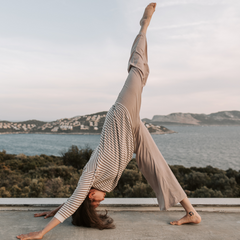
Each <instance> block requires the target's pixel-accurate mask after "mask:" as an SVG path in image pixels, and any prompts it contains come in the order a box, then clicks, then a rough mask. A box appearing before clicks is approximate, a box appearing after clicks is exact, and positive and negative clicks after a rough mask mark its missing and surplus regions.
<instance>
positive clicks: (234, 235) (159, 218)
mask: <svg viewBox="0 0 240 240" xmlns="http://www.w3.org/2000/svg"><path fill="white" fill-rule="evenodd" d="M33 213H34V212H32V211H11V212H9V211H0V239H1V240H11V239H16V238H15V236H16V235H18V234H21V233H27V232H30V231H38V230H40V229H42V228H43V227H44V226H45V225H46V224H47V222H48V221H49V219H44V218H34V217H33ZM109 215H110V216H111V217H112V218H113V219H114V222H115V224H116V229H111V230H97V229H92V228H83V227H75V226H73V225H72V224H71V218H69V219H67V220H66V221H65V222H64V223H62V224H60V225H59V226H57V227H56V228H55V229H53V230H52V231H50V232H49V233H47V234H46V235H45V236H44V239H46V240H77V239H87V240H91V239H92V240H98V239H99V240H100V239H101V240H128V239H136V240H139V239H164V240H168V239H169V240H170V239H171V240H174V239H176V240H188V239H189V240H192V239H194V240H221V239H224V240H228V239H231V240H240V213H219V212H215V213H213V212H202V213H201V216H202V222H201V223H200V224H198V225H182V226H172V225H170V224H169V222H170V221H172V220H175V219H178V218H181V217H182V215H183V212H141V211H137V212H126V211H124V212H122V211H118V212H114V211H110V212H109Z"/></svg>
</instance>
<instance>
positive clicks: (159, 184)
mask: <svg viewBox="0 0 240 240" xmlns="http://www.w3.org/2000/svg"><path fill="white" fill-rule="evenodd" d="M147 61H148V59H147V40H146V35H145V34H143V33H140V34H138V35H137V37H136V39H135V41H134V43H133V46H132V50H131V55H130V59H129V62H128V72H129V74H128V77H127V80H126V81H125V84H124V86H123V88H122V90H121V92H120V94H119V96H118V98H117V100H116V102H115V104H114V105H113V106H112V107H111V109H110V110H109V111H108V114H107V116H106V119H105V123H104V125H103V130H102V133H101V138H100V143H99V145H98V147H97V148H96V149H95V150H94V152H93V153H92V155H91V158H90V160H89V161H88V163H87V164H86V166H85V167H84V169H83V173H82V175H81V177H80V179H79V182H78V185H77V187H76V189H75V191H74V193H73V194H72V196H71V197H70V198H69V199H68V200H67V202H66V203H65V204H64V205H63V206H62V207H61V208H60V210H59V211H58V212H57V213H56V215H55V217H56V218H57V219H58V220H59V221H61V222H63V221H64V220H65V219H67V218H68V217H69V216H71V215H72V214H73V213H74V212H75V211H76V210H77V208H78V207H79V206H80V205H81V203H82V202H83V201H84V199H85V198H86V197H87V195H88V193H89V190H90V189H91V188H92V187H93V188H96V189H98V190H101V191H105V192H110V191H112V190H113V189H114V188H115V187H116V186H117V183H118V180H119V178H120V177H121V175H122V172H123V171H124V169H125V168H126V166H127V164H128V163H129V162H130V161H131V159H132V156H133V153H136V161H137V164H138V166H139V169H140V170H141V172H142V173H143V175H144V177H145V178H146V179H147V181H148V183H149V184H150V185H151V187H152V188H153V190H154V192H155V194H156V197H157V200H158V203H159V207H160V209H161V210H166V209H168V208H169V207H171V206H173V205H175V204H176V203H178V202H180V201H181V200H183V199H184V198H185V197H186V194H185V192H184V191H183V189H182V188H181V186H180V184H179V183H178V181H177V179H176V178H175V176H174V175H173V173H172V171H171V170H170V168H169V166H168V164H167V163H166V161H165V160H164V158H163V156H162V155H161V153H160V151H159V149H158V147H157V146H156V144H155V142H154V140H153V139H152V137H151V135H150V133H149V132H148V130H147V129H146V127H145V126H144V124H143V123H142V122H141V120H140V115H139V112H140V107H141V94H142V89H143V86H144V85H145V84H146V81H147V78H148V74H149V68H148V63H147Z"/></svg>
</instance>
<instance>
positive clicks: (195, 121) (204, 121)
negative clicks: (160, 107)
mask: <svg viewBox="0 0 240 240" xmlns="http://www.w3.org/2000/svg"><path fill="white" fill-rule="evenodd" d="M143 120H144V121H146V122H147V123H152V124H160V125H171V124H172V125H173V124H178V125H240V111H221V112H217V113H211V114H194V113H171V114H169V115H155V116H153V118H152V119H143Z"/></svg>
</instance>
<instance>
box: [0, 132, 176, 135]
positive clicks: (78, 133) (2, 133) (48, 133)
mask: <svg viewBox="0 0 240 240" xmlns="http://www.w3.org/2000/svg"><path fill="white" fill-rule="evenodd" d="M173 133H177V132H174V131H168V132H153V133H150V134H151V135H163V134H173ZM7 134H9V135H10V134H46V135H101V133H80V132H75V133H70V132H68V133H52V132H51V133H50V132H1V133H0V135H7Z"/></svg>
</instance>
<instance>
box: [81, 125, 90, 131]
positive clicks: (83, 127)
mask: <svg viewBox="0 0 240 240" xmlns="http://www.w3.org/2000/svg"><path fill="white" fill-rule="evenodd" d="M80 129H81V130H88V129H89V127H88V126H85V125H81V126H80Z"/></svg>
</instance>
